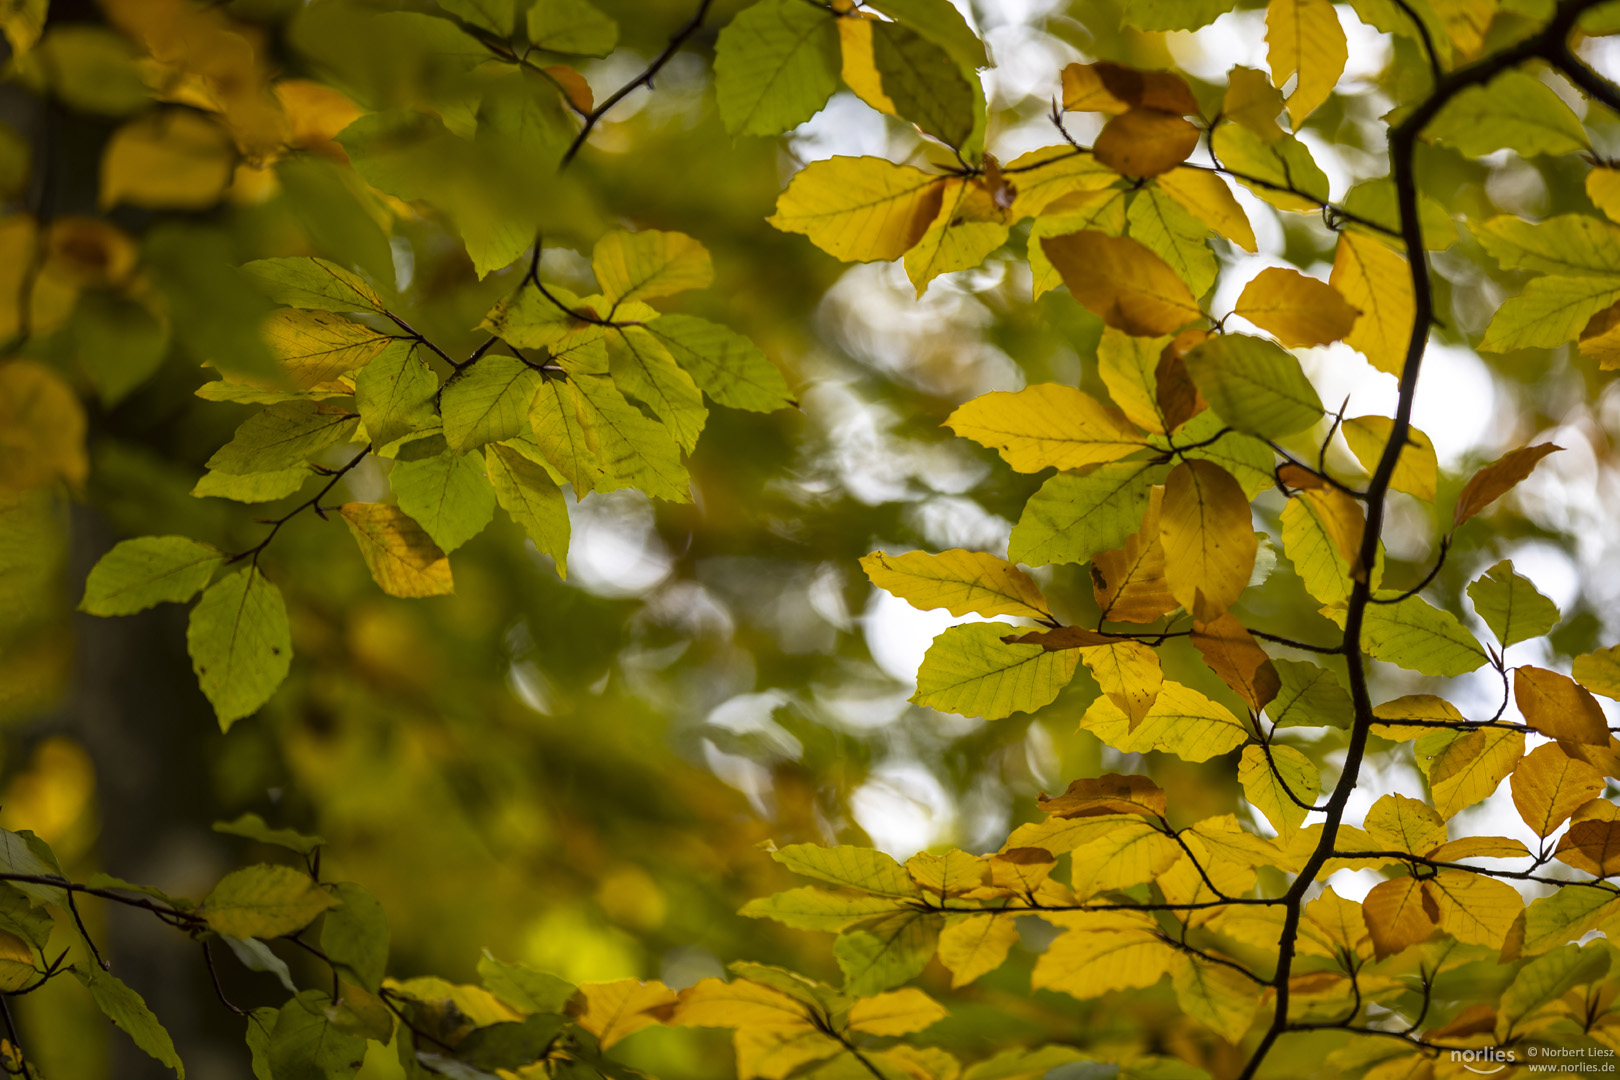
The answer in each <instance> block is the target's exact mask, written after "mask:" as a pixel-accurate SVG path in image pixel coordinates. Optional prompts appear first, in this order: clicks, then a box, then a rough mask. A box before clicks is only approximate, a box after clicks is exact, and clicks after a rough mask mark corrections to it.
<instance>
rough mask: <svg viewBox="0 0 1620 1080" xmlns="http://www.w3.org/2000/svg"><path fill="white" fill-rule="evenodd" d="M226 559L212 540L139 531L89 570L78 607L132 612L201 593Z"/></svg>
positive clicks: (99, 612) (101, 612)
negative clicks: (213, 544) (201, 540)
mask: <svg viewBox="0 0 1620 1080" xmlns="http://www.w3.org/2000/svg"><path fill="white" fill-rule="evenodd" d="M224 561H225V554H224V553H223V552H221V551H220V550H219V549H218V548H215V547H213V546H211V545H209V544H202V543H198V542H197V541H196V540H192V539H190V538H188V537H184V536H139V537H136V538H135V539H133V540H125V541H123V542H121V543H119V544H118V545H117V546H115V547H114V548H113V549H112V550H111V551H109V552H107V554H105V555H103V556H102V557H101V559H100V560H99V561H98V562H97V563H96V565H95V566H94V567H92V568H91V570H90V576H89V577H88V578H87V579H85V583H84V599H83V600H81V601H80V602H79V610H80V611H86V612H89V613H90V614H91V615H133V614H134V613H135V612H137V611H145V610H146V609H147V608H149V607H152V606H153V605H155V604H161V603H164V602H166V601H167V602H170V603H184V602H185V601H187V600H190V599H191V598H192V597H193V596H196V595H197V593H198V592H200V591H201V590H202V588H203V587H204V586H205V585H207V584H208V580H209V579H210V578H212V577H213V576H214V571H215V570H217V569H218V568H219V567H220V565H221V564H222V563H223V562H224Z"/></svg>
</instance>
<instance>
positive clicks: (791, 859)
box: [771, 844, 918, 897]
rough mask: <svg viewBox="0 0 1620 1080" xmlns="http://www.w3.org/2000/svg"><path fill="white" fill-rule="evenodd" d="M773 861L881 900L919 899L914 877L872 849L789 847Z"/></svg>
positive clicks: (772, 854)
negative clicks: (877, 895)
mask: <svg viewBox="0 0 1620 1080" xmlns="http://www.w3.org/2000/svg"><path fill="white" fill-rule="evenodd" d="M771 858H773V859H775V860H776V861H777V862H779V863H781V864H782V865H783V866H785V867H787V868H788V869H789V870H791V871H793V872H794V873H795V874H799V875H800V876H802V877H809V878H815V879H816V880H817V881H825V882H827V883H828V884H831V885H842V886H844V887H846V888H851V889H860V890H863V891H865V892H869V893H877V894H879V895H882V896H900V897H907V896H916V895H918V890H917V886H916V883H915V882H913V881H912V880H911V875H910V874H908V873H906V871H905V869H904V868H903V867H902V866H901V865H900V864H899V863H897V862H895V861H894V859H893V858H891V857H890V856H888V855H886V854H884V853H883V852H881V851H877V850H875V849H873V848H866V847H856V846H854V845H850V844H839V845H835V846H833V847H823V846H822V845H820V844H789V845H788V846H787V847H785V848H780V849H778V850H775V851H772V852H771Z"/></svg>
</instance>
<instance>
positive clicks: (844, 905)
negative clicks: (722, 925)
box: [738, 885, 905, 934]
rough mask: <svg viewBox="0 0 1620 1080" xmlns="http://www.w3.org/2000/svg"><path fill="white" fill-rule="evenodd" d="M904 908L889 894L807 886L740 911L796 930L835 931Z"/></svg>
mask: <svg viewBox="0 0 1620 1080" xmlns="http://www.w3.org/2000/svg"><path fill="white" fill-rule="evenodd" d="M903 910H905V908H904V907H903V906H902V905H901V904H900V903H898V902H897V901H895V900H893V899H889V898H886V897H882V896H848V895H844V894H840V893H833V892H828V891H827V890H825V889H817V888H814V887H812V886H808V885H807V886H804V887H802V888H798V889H789V890H788V891H786V892H779V893H777V894H776V895H775V896H769V897H762V898H760V899H756V900H750V901H748V903H746V904H744V905H743V906H742V910H741V911H739V912H738V914H740V915H746V916H747V917H748V918H750V919H771V920H773V921H775V922H779V923H781V924H782V925H783V926H791V927H793V928H794V929H795V930H819V931H822V932H824V933H834V934H835V933H837V932H838V931H840V930H843V929H845V928H847V927H850V926H853V925H855V924H856V923H859V922H865V921H866V920H867V919H871V918H873V917H875V916H879V915H890V914H893V913H894V912H897V911H903Z"/></svg>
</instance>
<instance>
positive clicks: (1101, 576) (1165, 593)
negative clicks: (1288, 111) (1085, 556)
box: [1091, 487, 1181, 623]
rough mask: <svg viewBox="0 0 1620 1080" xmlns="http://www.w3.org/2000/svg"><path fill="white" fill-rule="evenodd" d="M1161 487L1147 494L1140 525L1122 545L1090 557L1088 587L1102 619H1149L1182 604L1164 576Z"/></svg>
mask: <svg viewBox="0 0 1620 1080" xmlns="http://www.w3.org/2000/svg"><path fill="white" fill-rule="evenodd" d="M1163 497H1164V488H1162V487H1155V488H1153V490H1152V492H1151V493H1150V494H1149V496H1148V508H1147V513H1146V514H1144V515H1143V517H1142V527H1141V528H1140V529H1138V530H1137V531H1136V532H1134V533H1132V534H1131V538H1130V539H1129V540H1127V541H1125V546H1124V547H1121V548H1115V549H1113V550H1111V551H1104V552H1101V553H1099V554H1097V555H1094V556H1092V558H1091V588H1092V592H1093V593H1094V594H1095V596H1096V598H1097V607H1098V608H1099V609H1100V610H1101V611H1102V616H1103V618H1105V619H1112V620H1114V621H1116V622H1130V623H1149V622H1152V621H1153V620H1155V619H1157V618H1159V617H1160V616H1161V615H1166V614H1168V613H1169V612H1172V611H1174V610H1175V609H1176V608H1178V607H1180V606H1181V601H1179V600H1177V599H1176V598H1175V597H1174V596H1172V595H1171V594H1170V582H1169V581H1168V580H1166V578H1165V576H1164V545H1163V544H1161V543H1160V542H1159V504H1160V502H1161V500H1162V499H1163Z"/></svg>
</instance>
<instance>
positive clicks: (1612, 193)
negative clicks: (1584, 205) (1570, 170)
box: [1586, 166, 1620, 221]
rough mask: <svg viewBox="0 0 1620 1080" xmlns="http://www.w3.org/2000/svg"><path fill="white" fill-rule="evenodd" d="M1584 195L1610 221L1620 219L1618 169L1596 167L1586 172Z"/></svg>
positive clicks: (1619, 171)
mask: <svg viewBox="0 0 1620 1080" xmlns="http://www.w3.org/2000/svg"><path fill="white" fill-rule="evenodd" d="M1586 197H1587V198H1589V199H1591V200H1592V205H1593V206H1595V207H1597V208H1598V209H1599V210H1601V211H1603V216H1604V217H1606V218H1608V219H1609V220H1610V221H1620V169H1610V168H1605V167H1601V166H1600V167H1598V168H1595V169H1593V170H1592V171H1591V172H1589V173H1587V174H1586Z"/></svg>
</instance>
